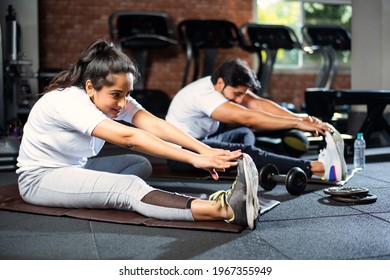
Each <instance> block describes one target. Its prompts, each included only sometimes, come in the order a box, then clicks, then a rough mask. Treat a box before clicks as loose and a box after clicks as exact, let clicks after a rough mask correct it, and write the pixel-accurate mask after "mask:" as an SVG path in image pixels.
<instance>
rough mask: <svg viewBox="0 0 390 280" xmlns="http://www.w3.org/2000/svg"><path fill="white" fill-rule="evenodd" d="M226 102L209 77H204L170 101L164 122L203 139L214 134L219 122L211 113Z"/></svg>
mask: <svg viewBox="0 0 390 280" xmlns="http://www.w3.org/2000/svg"><path fill="white" fill-rule="evenodd" d="M227 101H228V100H227V99H226V98H225V97H224V96H223V95H222V94H221V93H220V92H218V91H216V90H215V89H214V85H213V83H212V82H211V77H210V76H208V77H204V78H202V79H199V80H197V81H195V82H192V83H191V84H189V85H187V86H186V87H184V88H183V89H181V90H180V91H179V92H178V93H177V94H176V95H175V97H174V98H173V99H172V101H171V104H170V106H169V110H168V113H167V116H166V121H167V122H169V123H171V124H173V125H175V126H176V127H178V128H180V129H181V130H183V131H185V132H187V133H188V134H189V135H191V136H192V137H194V138H197V139H204V138H207V137H208V136H209V135H211V134H213V133H215V132H216V131H217V130H218V127H219V121H217V120H214V119H213V118H211V114H212V113H213V111H214V110H215V109H216V108H217V107H219V106H220V105H222V104H223V103H225V102H227Z"/></svg>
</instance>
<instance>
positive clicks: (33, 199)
mask: <svg viewBox="0 0 390 280" xmlns="http://www.w3.org/2000/svg"><path fill="white" fill-rule="evenodd" d="M151 171H152V168H151V165H150V162H149V161H148V160H147V159H146V158H144V157H142V156H138V155H129V154H127V155H119V156H110V157H100V158H94V159H90V160H89V161H88V163H87V165H86V166H85V168H78V167H71V166H69V167H61V168H48V169H44V170H43V169H42V168H40V169H38V170H36V171H28V172H24V173H22V174H20V175H19V180H18V181H19V190H20V194H21V196H22V198H23V199H24V200H25V201H26V202H28V203H31V204H36V205H43V206H51V207H67V208H97V209H102V208H103V209H110V208H111V209H120V210H127V211H136V212H138V213H140V214H142V215H144V216H147V217H152V218H157V219H162V220H189V221H192V220H193V217H192V213H191V210H190V209H186V208H185V207H181V206H180V207H177V208H175V205H177V204H175V203H177V201H180V203H178V205H185V204H186V200H188V199H187V198H185V199H184V200H183V199H182V196H179V195H176V194H167V193H164V192H162V191H158V190H156V189H154V188H153V187H151V186H149V185H148V184H146V182H145V181H144V180H143V179H141V178H140V177H139V176H142V177H143V178H145V177H148V176H150V174H151ZM145 197H147V198H148V197H149V198H150V199H145ZM156 201H157V203H155V202H156ZM160 201H163V202H162V203H160ZM164 201H165V202H164ZM181 201H184V202H183V203H181Z"/></svg>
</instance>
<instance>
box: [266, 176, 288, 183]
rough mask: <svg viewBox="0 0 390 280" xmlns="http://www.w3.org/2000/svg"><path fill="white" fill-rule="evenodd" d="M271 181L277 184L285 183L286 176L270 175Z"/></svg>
mask: <svg viewBox="0 0 390 280" xmlns="http://www.w3.org/2000/svg"><path fill="white" fill-rule="evenodd" d="M268 178H269V180H271V181H273V182H276V183H283V184H284V183H285V182H286V175H283V174H271V175H269V177H268Z"/></svg>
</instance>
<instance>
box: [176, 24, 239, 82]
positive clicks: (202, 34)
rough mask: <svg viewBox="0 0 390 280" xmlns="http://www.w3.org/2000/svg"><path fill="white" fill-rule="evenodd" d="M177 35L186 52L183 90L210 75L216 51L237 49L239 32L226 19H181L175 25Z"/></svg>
mask: <svg viewBox="0 0 390 280" xmlns="http://www.w3.org/2000/svg"><path fill="white" fill-rule="evenodd" d="M178 34H179V39H180V42H181V45H182V46H183V48H184V50H185V52H186V65H185V69H184V76H183V82H182V87H184V86H186V85H187V84H188V83H190V82H192V81H195V80H197V79H199V78H201V77H205V76H208V75H211V74H212V73H213V71H214V67H215V59H216V56H217V52H218V49H231V48H234V47H236V46H239V41H238V40H239V36H238V29H237V27H236V25H235V24H234V23H232V22H230V21H227V20H201V19H188V20H184V21H182V22H180V23H179V25H178ZM202 55H203V61H202V62H201V57H202ZM191 64H193V75H192V78H191V79H189V74H190V67H191ZM201 66H202V72H201V73H200V68H201Z"/></svg>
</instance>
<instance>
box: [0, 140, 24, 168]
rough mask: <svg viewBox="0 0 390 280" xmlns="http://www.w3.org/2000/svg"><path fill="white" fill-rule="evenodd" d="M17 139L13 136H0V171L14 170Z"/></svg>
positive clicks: (16, 155)
mask: <svg viewBox="0 0 390 280" xmlns="http://www.w3.org/2000/svg"><path fill="white" fill-rule="evenodd" d="M19 146H20V143H19V141H18V140H17V139H16V138H14V137H1V138H0V171H11V170H16V169H17V166H16V163H17V158H18V154H19Z"/></svg>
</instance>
